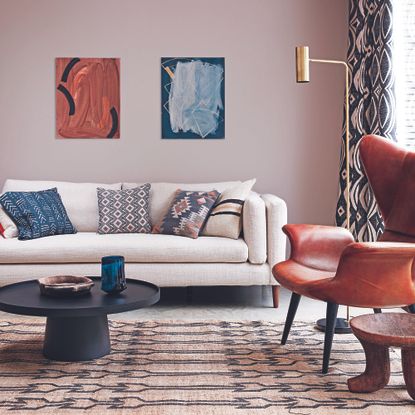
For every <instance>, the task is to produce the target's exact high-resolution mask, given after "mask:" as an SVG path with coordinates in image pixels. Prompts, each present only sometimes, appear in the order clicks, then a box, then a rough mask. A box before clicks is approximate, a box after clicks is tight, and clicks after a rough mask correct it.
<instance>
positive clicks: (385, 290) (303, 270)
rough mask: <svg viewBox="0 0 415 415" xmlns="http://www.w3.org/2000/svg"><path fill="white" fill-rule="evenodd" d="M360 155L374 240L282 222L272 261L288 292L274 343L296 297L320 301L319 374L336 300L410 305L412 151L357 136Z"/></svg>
mask: <svg viewBox="0 0 415 415" xmlns="http://www.w3.org/2000/svg"><path fill="white" fill-rule="evenodd" d="M360 157H361V160H362V162H363V165H364V168H365V171H366V174H367V177H368V180H369V182H370V185H371V187H372V189H373V192H374V194H375V197H376V200H377V203H378V205H379V208H380V211H381V213H382V218H383V220H384V223H385V232H384V233H383V235H382V236H381V237H380V238H379V240H378V242H366V243H359V242H354V239H353V236H352V234H351V233H350V232H349V231H348V230H346V229H344V228H340V227H331V226H319V225H286V226H284V228H283V229H284V232H285V233H286V234H287V235H288V238H289V240H290V242H291V256H290V258H289V259H288V260H287V261H284V262H281V263H279V264H277V265H275V266H274V268H273V274H274V277H275V278H276V280H277V281H278V282H279V283H280V284H281V285H282V286H283V287H286V288H288V289H289V290H291V291H292V296H291V301H290V306H289V310H288V315H287V319H286V322H285V327H284V332H283V336H282V341H281V344H285V343H286V341H287V338H288V334H289V332H290V329H291V325H292V322H293V320H294V317H295V313H296V311H297V307H298V304H299V302H300V299H301V296H303V295H304V296H306V297H310V298H313V299H316V300H322V301H325V302H326V303H327V314H326V333H325V340H324V356H323V370H322V372H323V373H327V371H328V366H329V360H330V352H331V346H332V342H333V335H334V327H335V323H336V318H337V310H338V307H339V305H348V306H353V307H368V308H373V309H375V312H376V311H377V312H378V311H380V309H382V308H391V307H406V306H409V310H410V311H411V312H415V306H413V304H414V303H415V264H414V259H415V152H408V151H405V150H404V149H402V148H401V147H398V146H397V145H396V144H394V143H392V142H391V141H388V140H385V139H383V138H381V137H378V136H374V135H368V136H365V137H363V138H362V141H361V144H360Z"/></svg>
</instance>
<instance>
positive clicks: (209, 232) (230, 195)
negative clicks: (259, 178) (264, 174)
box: [202, 179, 256, 239]
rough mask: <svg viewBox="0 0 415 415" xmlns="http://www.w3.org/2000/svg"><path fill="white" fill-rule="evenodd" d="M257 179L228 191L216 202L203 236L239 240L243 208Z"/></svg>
mask: <svg viewBox="0 0 415 415" xmlns="http://www.w3.org/2000/svg"><path fill="white" fill-rule="evenodd" d="M255 182H256V179H252V180H248V181H246V182H243V183H241V184H238V185H236V186H234V187H231V188H229V189H226V190H225V191H224V192H223V193H222V194H221V196H220V198H219V199H218V200H217V201H216V203H215V206H214V208H213V209H212V211H211V212H210V216H209V218H208V220H207V222H206V226H205V229H204V230H203V232H202V235H205V236H223V237H224V238H232V239H238V238H239V235H240V234H241V230H242V208H243V205H244V203H245V199H246V198H247V197H248V195H249V193H250V191H251V189H252V187H253V185H254V184H255Z"/></svg>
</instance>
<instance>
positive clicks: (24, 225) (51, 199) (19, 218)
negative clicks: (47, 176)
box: [0, 188, 76, 240]
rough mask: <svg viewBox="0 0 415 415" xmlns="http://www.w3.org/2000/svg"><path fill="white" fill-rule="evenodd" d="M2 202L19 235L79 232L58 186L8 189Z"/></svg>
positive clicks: (33, 236)
mask: <svg viewBox="0 0 415 415" xmlns="http://www.w3.org/2000/svg"><path fill="white" fill-rule="evenodd" d="M0 205H1V206H2V207H3V209H4V210H5V211H6V213H7V214H8V215H9V216H10V219H11V220H12V221H13V222H14V223H15V224H16V226H17V229H18V230H19V239H20V240H28V239H36V238H43V237H44V236H52V235H62V234H66V233H76V229H75V228H74V226H73V225H72V223H71V221H70V219H69V217H68V214H67V213H66V209H65V206H64V205H63V203H62V199H61V197H60V195H59V193H58V190H57V189H56V188H54V189H49V190H42V191H40V192H6V193H4V194H3V195H2V196H0Z"/></svg>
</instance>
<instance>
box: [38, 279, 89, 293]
mask: <svg viewBox="0 0 415 415" xmlns="http://www.w3.org/2000/svg"><path fill="white" fill-rule="evenodd" d="M38 282H39V288H40V293H41V294H42V295H47V296H50V297H78V296H82V295H86V294H89V293H90V292H91V288H92V287H93V286H94V282H93V281H92V280H91V279H90V278H87V277H75V276H73V275H57V276H53V277H45V278H39V279H38Z"/></svg>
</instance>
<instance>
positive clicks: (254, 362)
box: [0, 319, 415, 415]
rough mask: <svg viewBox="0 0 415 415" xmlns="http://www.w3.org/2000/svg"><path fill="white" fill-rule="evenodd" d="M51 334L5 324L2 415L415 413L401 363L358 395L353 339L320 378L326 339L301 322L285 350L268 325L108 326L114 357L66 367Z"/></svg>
mask: <svg viewBox="0 0 415 415" xmlns="http://www.w3.org/2000/svg"><path fill="white" fill-rule="evenodd" d="M43 330H44V325H43V324H42V323H39V322H38V321H37V322H34V321H33V320H30V319H27V320H11V321H10V322H2V323H0V412H1V413H19V414H20V413H22V414H28V413H38V414H42V415H43V414H52V413H56V412H57V411H58V413H59V414H62V413H70V414H79V413H83V412H84V411H85V412H87V413H92V414H104V413H105V414H107V413H116V414H146V415H153V414H160V415H161V414H169V415H176V414H177V415H187V414H192V415H198V414H203V415H209V414H241V415H245V414H301V415H303V414H304V415H306V414H319V415H320V414H333V413H334V412H335V411H336V413H338V414H349V413H350V414H356V415H358V414H359V415H361V414H388V415H392V414H400V415H402V414H414V413H415V405H414V403H413V401H412V400H411V399H410V398H409V395H408V394H407V392H406V389H405V385H404V381H403V377H402V373H401V372H400V357H399V354H398V353H397V352H392V353H391V358H392V371H393V373H392V378H391V383H390V385H389V386H387V387H386V388H385V389H384V390H381V391H378V392H376V393H372V394H351V393H349V392H348V390H347V384H346V381H347V378H349V377H350V376H354V375H356V374H359V373H361V372H362V370H363V369H364V354H363V352H362V349H361V347H360V344H359V343H358V342H357V340H355V339H354V337H353V335H338V336H336V339H335V343H334V345H333V355H332V356H333V359H332V365H331V369H330V372H329V374H328V375H321V374H320V368H321V360H322V347H323V343H322V341H323V334H322V333H320V332H317V331H315V330H314V329H313V327H312V323H298V322H297V323H296V324H295V327H293V329H292V335H291V338H290V341H289V344H287V345H286V346H280V345H279V340H280V336H281V331H282V324H280V323H271V322H179V321H176V322H175V321H170V322H166V321H164V322H111V338H112V346H113V352H112V353H111V355H109V356H106V357H104V358H101V359H98V360H96V361H91V362H83V363H65V362H53V361H49V360H47V359H45V358H44V357H43V356H42V354H41V348H42V340H43Z"/></svg>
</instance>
